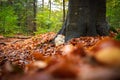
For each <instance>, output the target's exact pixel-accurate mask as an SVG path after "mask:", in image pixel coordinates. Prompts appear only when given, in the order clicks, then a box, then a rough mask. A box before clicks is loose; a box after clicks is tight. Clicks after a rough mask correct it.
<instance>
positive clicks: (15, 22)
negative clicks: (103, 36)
mask: <svg viewBox="0 0 120 80" xmlns="http://www.w3.org/2000/svg"><path fill="white" fill-rule="evenodd" d="M67 4H68V0H0V35H4V36H13V35H14V34H20V35H33V34H40V33H46V32H51V31H52V32H57V31H59V29H60V28H61V27H62V23H63V22H64V20H65V16H66V13H67ZM106 15H107V21H108V22H109V24H110V27H111V28H114V29H116V28H120V0H108V1H107V13H106Z"/></svg>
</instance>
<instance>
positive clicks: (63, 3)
mask: <svg viewBox="0 0 120 80" xmlns="http://www.w3.org/2000/svg"><path fill="white" fill-rule="evenodd" d="M64 21H65V0H63V22H64Z"/></svg>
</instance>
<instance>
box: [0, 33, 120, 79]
mask: <svg viewBox="0 0 120 80" xmlns="http://www.w3.org/2000/svg"><path fill="white" fill-rule="evenodd" d="M55 35H56V34H55V33H53V32H50V33H46V34H40V35H37V36H33V37H26V36H17V37H13V38H5V37H3V36H0V80H98V79H99V80H116V79H120V62H119V61H120V59H117V60H118V61H116V62H112V61H111V58H108V56H109V55H108V54H107V52H108V51H105V52H104V51H103V52H101V51H102V50H104V49H105V50H107V49H108V48H109V49H113V50H111V52H112V51H113V52H112V53H109V54H110V55H113V53H114V54H117V53H120V41H117V40H114V39H113V37H114V36H115V35H116V34H114V33H111V34H110V36H106V37H104V36H96V37H80V38H73V39H71V40H70V41H68V42H66V43H64V44H62V45H59V46H55V44H53V43H52V42H51V41H52V40H53V38H54V37H55ZM114 48H115V50H114ZM117 48H118V49H119V50H116V49H117ZM116 51H117V52H116ZM102 53H104V54H107V56H106V55H102V58H101V57H99V58H98V55H97V54H102ZM113 56H114V57H115V58H118V57H117V56H120V54H117V56H116V55H113ZM105 58H108V60H107V61H106V59H105Z"/></svg>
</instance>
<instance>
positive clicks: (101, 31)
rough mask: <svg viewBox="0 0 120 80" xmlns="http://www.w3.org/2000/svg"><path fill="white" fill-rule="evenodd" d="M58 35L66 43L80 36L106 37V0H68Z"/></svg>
mask: <svg viewBox="0 0 120 80" xmlns="http://www.w3.org/2000/svg"><path fill="white" fill-rule="evenodd" d="M58 34H63V35H65V36H66V37H65V39H66V41H68V40H69V39H71V38H76V37H80V36H97V35H103V36H105V35H107V34H108V28H107V22H106V0H69V6H68V14H67V18H66V21H65V23H64V25H63V27H62V29H61V30H60V31H59V32H58Z"/></svg>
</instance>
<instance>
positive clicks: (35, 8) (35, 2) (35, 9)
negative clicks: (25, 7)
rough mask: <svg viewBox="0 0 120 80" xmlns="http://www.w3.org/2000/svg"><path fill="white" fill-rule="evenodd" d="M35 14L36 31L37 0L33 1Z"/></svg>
mask: <svg viewBox="0 0 120 80" xmlns="http://www.w3.org/2000/svg"><path fill="white" fill-rule="evenodd" d="M33 12H34V13H33V15H34V23H33V24H34V26H33V30H34V31H36V14H37V0H34V2H33Z"/></svg>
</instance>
